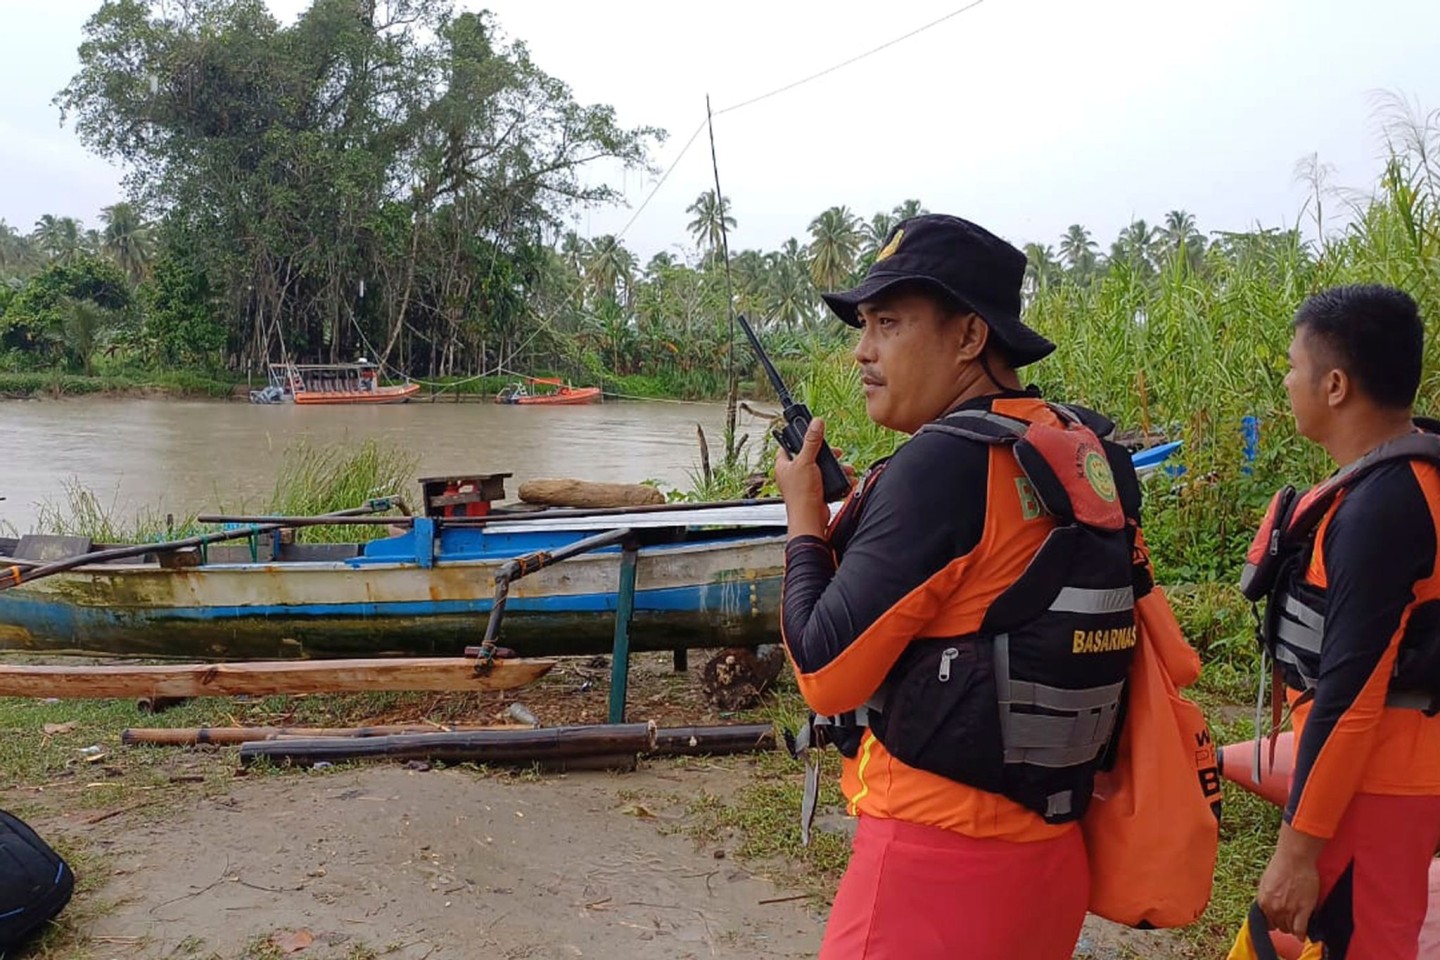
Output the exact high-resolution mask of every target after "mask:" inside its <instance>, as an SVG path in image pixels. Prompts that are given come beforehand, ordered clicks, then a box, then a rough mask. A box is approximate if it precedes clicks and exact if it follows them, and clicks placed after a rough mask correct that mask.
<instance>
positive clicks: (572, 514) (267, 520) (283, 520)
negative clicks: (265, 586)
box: [195, 497, 784, 527]
mask: <svg viewBox="0 0 1440 960" xmlns="http://www.w3.org/2000/svg"><path fill="white" fill-rule="evenodd" d="M783 502H784V501H783V500H781V499H780V498H779V497H751V498H748V499H745V500H708V501H703V502H697V503H679V502H677V503H658V504H652V505H647V506H639V507H596V508H594V509H585V510H580V509H574V510H572V509H562V508H552V509H545V510H527V511H524V512H516V513H506V512H495V513H490V514H488V515H486V516H483V517H436V518H434V519H435V522H436V524H437V525H439V526H442V527H484V526H488V525H490V524H492V523H524V522H526V521H529V520H554V519H556V518H557V517H558V518H561V519H565V520H576V519H583V518H586V517H624V516H630V515H632V514H650V513H686V512H689V511H691V510H719V509H723V508H733V507H759V506H765V505H767V504H777V503H783ZM414 519H415V518H414V517H343V518H336V519H331V518H329V517H324V516H320V517H284V516H271V515H268V514H236V515H229V514H201V515H200V516H198V517H196V518H195V521H196V522H197V523H249V524H283V525H285V526H287V527H314V526H327V527H333V526H373V525H379V524H388V525H393V526H397V527H408V526H410V525H411V523H412V522H413V521H414Z"/></svg>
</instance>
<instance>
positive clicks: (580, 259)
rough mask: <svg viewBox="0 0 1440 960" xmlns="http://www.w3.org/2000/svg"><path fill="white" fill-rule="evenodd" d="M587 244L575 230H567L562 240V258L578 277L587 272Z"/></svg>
mask: <svg viewBox="0 0 1440 960" xmlns="http://www.w3.org/2000/svg"><path fill="white" fill-rule="evenodd" d="M586 246H587V244H586V242H585V241H584V240H582V239H580V235H579V234H578V233H576V232H575V231H574V230H566V231H565V236H564V237H563V238H561V240H560V258H561V259H562V260H564V261H565V265H566V266H568V267H569V268H570V269H571V270H572V271H574V273H575V276H577V277H578V276H581V275H582V274H583V273H584V272H585V257H586V254H587V251H586Z"/></svg>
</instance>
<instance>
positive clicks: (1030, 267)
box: [1025, 243, 1063, 295]
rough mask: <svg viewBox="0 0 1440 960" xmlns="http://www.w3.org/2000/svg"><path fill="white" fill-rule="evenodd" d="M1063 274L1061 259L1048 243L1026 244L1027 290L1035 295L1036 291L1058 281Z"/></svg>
mask: <svg viewBox="0 0 1440 960" xmlns="http://www.w3.org/2000/svg"><path fill="white" fill-rule="evenodd" d="M1062 276H1063V271H1062V270H1061V268H1060V261H1059V260H1057V259H1056V257H1055V251H1054V250H1053V249H1051V248H1050V247H1049V246H1048V245H1046V246H1041V245H1040V244H1038V243H1027V244H1025V286H1026V292H1027V294H1029V295H1033V294H1034V293H1035V291H1037V290H1041V289H1043V288H1045V287H1047V286H1049V285H1050V284H1052V283H1058V282H1059V280H1060V278H1061V277H1062Z"/></svg>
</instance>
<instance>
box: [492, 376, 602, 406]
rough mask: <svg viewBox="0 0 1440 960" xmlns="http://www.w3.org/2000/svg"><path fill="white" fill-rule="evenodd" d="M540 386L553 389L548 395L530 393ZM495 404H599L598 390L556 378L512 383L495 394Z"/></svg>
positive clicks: (537, 378)
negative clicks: (572, 384)
mask: <svg viewBox="0 0 1440 960" xmlns="http://www.w3.org/2000/svg"><path fill="white" fill-rule="evenodd" d="M526 384H529V386H527V385H526ZM540 385H543V386H547V387H554V388H555V389H554V390H553V391H551V392H549V393H534V392H532V388H533V387H535V386H540ZM495 402H496V403H514V404H531V405H549V406H561V405H566V406H574V405H576V404H582V403H599V402H600V388H599V387H572V386H570V384H568V383H566V382H565V381H563V380H561V379H560V378H558V377H526V378H525V383H512V384H510V386H508V387H506V388H504V389H503V390H501V391H500V392H499V393H497V394H496V395H495Z"/></svg>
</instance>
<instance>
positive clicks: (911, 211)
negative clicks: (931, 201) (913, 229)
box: [890, 200, 930, 223]
mask: <svg viewBox="0 0 1440 960" xmlns="http://www.w3.org/2000/svg"><path fill="white" fill-rule="evenodd" d="M929 212H930V211H929V210H926V209H925V206H924V204H922V203H921V202H920V201H919V200H906V201H904V202H903V203H897V204H896V205H895V209H894V210H891V211H890V215H891V216H892V217H894V218H895V222H896V223H899V222H900V221H901V220H909V219H910V218H911V217H919V216H923V215H924V214H927V213H929Z"/></svg>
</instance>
